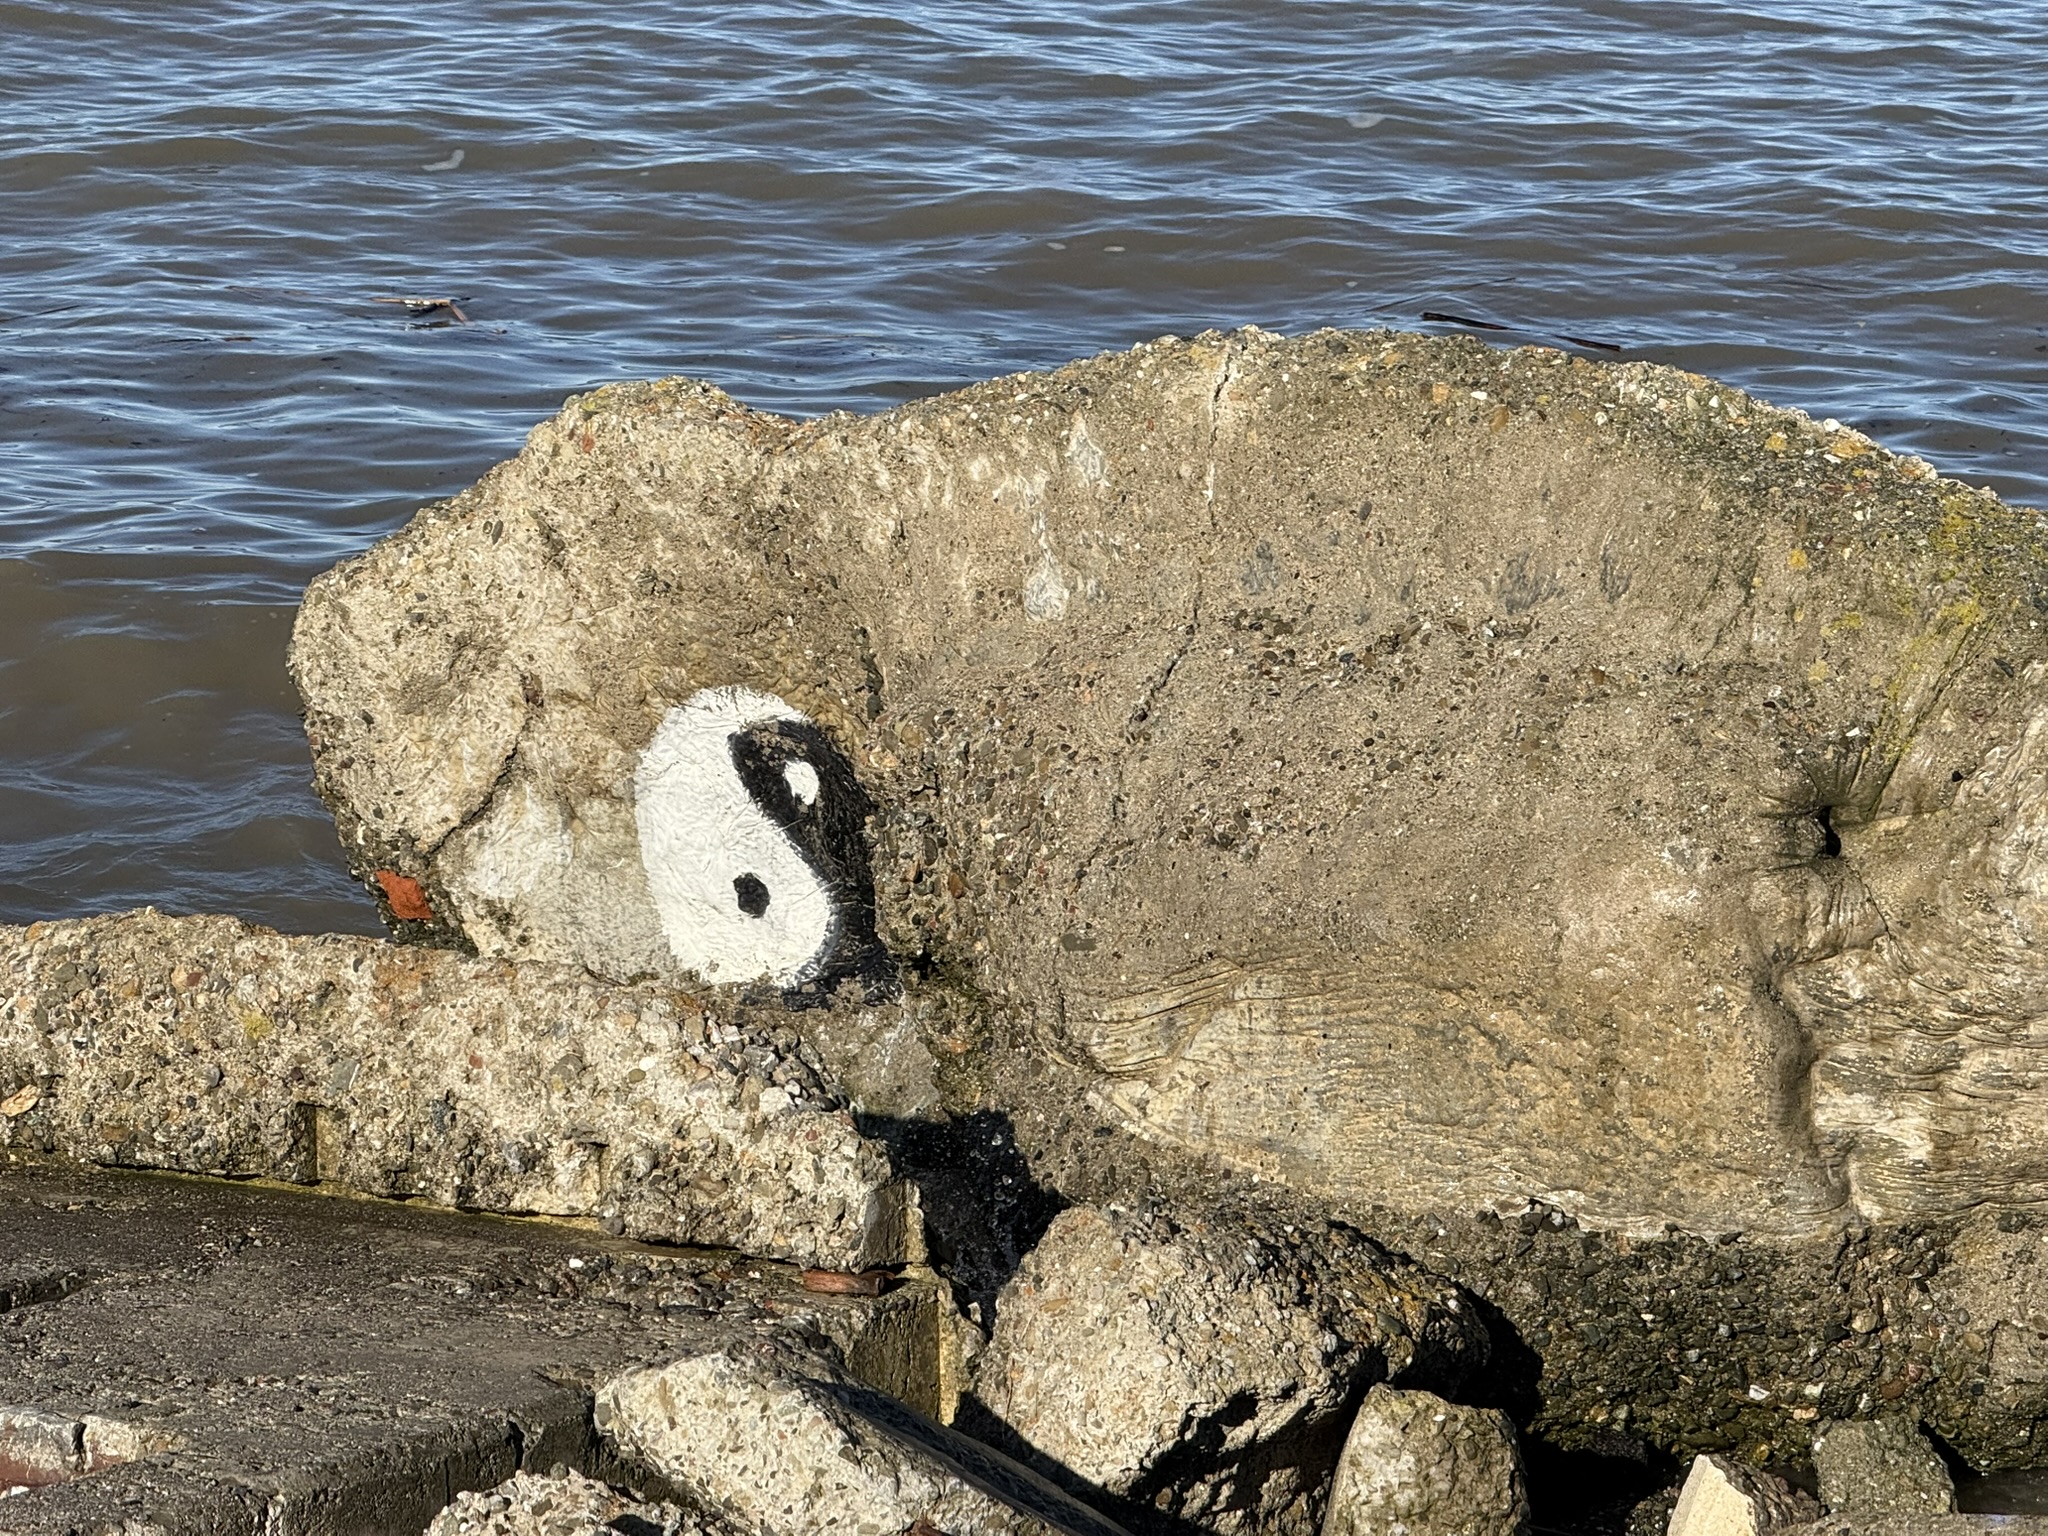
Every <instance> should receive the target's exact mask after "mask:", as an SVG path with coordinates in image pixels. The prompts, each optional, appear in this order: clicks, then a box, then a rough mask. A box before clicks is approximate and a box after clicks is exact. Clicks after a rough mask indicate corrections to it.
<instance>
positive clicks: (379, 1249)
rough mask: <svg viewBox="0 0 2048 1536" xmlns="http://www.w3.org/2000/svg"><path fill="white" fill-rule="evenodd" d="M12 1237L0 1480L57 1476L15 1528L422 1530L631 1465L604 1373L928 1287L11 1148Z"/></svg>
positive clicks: (874, 1319) (784, 1334) (834, 1343)
mask: <svg viewBox="0 0 2048 1536" xmlns="http://www.w3.org/2000/svg"><path fill="white" fill-rule="evenodd" d="M0 1234H4V1239H0V1297H4V1298H5V1301H4V1304H0V1405H6V1406H5V1407H4V1408H0V1484H6V1483H10V1482H15V1481H33V1482H36V1483H39V1484H46V1486H39V1487H35V1488H33V1489H31V1491H29V1492H27V1493H23V1494H17V1495H15V1496H13V1497H0V1533H6V1536H54V1533H59V1532H65V1531H78V1532H95V1531H101V1530H115V1531H121V1530H129V1529H132V1530H135V1531H141V1530H143V1529H145V1528H146V1529H150V1530H155V1531H158V1532H160V1533H161V1536H200V1533H205V1536H258V1533H261V1536H343V1533H349V1536H354V1533H368V1532H380V1533H381V1532H418V1531H420V1530H421V1529H422V1528H423V1527H425V1526H426V1524H427V1523H428V1521H429V1520H431V1519H432V1518H433V1517H434V1515H435V1514H436V1512H438V1511H439V1510H440V1509H441V1508H442V1507H443V1505H445V1504H446V1503H447V1501H448V1500H449V1498H450V1497H451V1496H452V1495H453V1494H454V1493H455V1492H456V1491H457V1490H460V1489H464V1488H478V1487H489V1486H491V1485H493V1484H496V1483H499V1482H501V1481H503V1480H504V1479H505V1478H507V1477H510V1476H511V1475H513V1474H514V1473H515V1472H517V1471H519V1470H521V1468H527V1469H548V1468H552V1467H554V1466H556V1465H557V1464H558V1463H559V1464H563V1465H566V1466H568V1467H572V1468H589V1469H592V1470H596V1471H600V1472H601V1473H602V1475H604V1476H606V1477H609V1478H613V1479H614V1480H619V1479H621V1478H626V1479H630V1478H632V1477H633V1476H635V1475H636V1474H635V1472H634V1469H631V1468H625V1467H621V1466H619V1465H618V1464H617V1462H616V1458H615V1457H614V1456H613V1455H612V1454H611V1453H610V1452H609V1451H608V1450H607V1449H606V1448H605V1447H604V1446H603V1444H602V1443H601V1442H600V1441H598V1440H597V1438H596V1436H595V1434H594V1431H593V1429H592V1426H591V1403H592V1394H593V1393H594V1392H595V1391H596V1390H597V1389H598V1388H599V1387H600V1386H601V1385H602V1383H603V1382H604V1381H606V1380H607V1379H609V1378H610V1377H611V1376H613V1375H615V1374H616V1373H618V1372H620V1371H630V1370H635V1369H639V1368H642V1367H644V1366H646V1365H648V1364H650V1363H653V1362H659V1361H668V1360H673V1359H675V1358H677V1357H678V1356H682V1355H687V1354H690V1353H692V1352H704V1351H715V1350H721V1349H725V1348H727V1347H729V1346H731V1345H733V1344H735V1343H736V1342H747V1341H751V1340H754V1339H756V1338H768V1339H771V1340H773V1339H780V1340H784V1341H786V1342H787V1343H788V1345H789V1347H792V1348H803V1349H806V1350H818V1351H823V1352H825V1353H827V1354H828V1355H831V1354H837V1355H838V1356H839V1357H840V1358H843V1359H844V1360H846V1361H847V1362H848V1363H850V1364H854V1365H856V1366H857V1365H858V1364H859V1363H860V1362H861V1361H862V1360H863V1359H866V1360H868V1361H869V1362H870V1363H871V1364H872V1363H876V1353H877V1350H876V1346H877V1345H878V1344H880V1343H881V1342H882V1341H883V1340H884V1339H886V1338H890V1337H895V1336H896V1335H895V1332H894V1328H893V1325H894V1324H895V1323H896V1322H897V1321H898V1320H899V1319H900V1317H901V1314H902V1311H903V1309H904V1308H905V1306H906V1304H908V1303H912V1302H914V1301H915V1300H916V1299H917V1297H918V1296H919V1294H920V1293H922V1295H923V1296H924V1298H925V1299H926V1302H927V1307H926V1315H927V1316H928V1317H929V1316H933V1314H934V1312H935V1310H936V1309H935V1308H933V1307H931V1306H930V1305H929V1303H930V1302H931V1301H932V1300H933V1299H934V1298H935V1292H936V1290H937V1289H938V1288H936V1287H934V1286H932V1285H930V1284H929V1283H921V1284H913V1285H906V1286H904V1287H901V1288H900V1289H899V1290H898V1291H896V1292H894V1293H892V1294H891V1295H888V1296H884V1297H880V1298H875V1299H865V1298H859V1297H847V1296H828V1295H818V1294H814V1293H812V1292H809V1291H807V1290H805V1289H804V1288H803V1286H802V1285H801V1283H800V1280H799V1276H798V1274H797V1273H796V1272H795V1271H793V1270H791V1269H789V1268H786V1267H784V1266H779V1265H774V1264H768V1263H765V1262H761V1261H756V1260H748V1259H743V1258H740V1257H739V1256H737V1255H734V1254H731V1253H718V1252H708V1251H702V1250H690V1249H655V1248H649V1247H645V1246H643V1245H640V1244H636V1243H632V1242H628V1241H626V1240H623V1239H619V1238H612V1237H607V1236H604V1235H602V1234H599V1233H594V1232H587V1231H578V1230H575V1229H573V1228H569V1227H566V1226H563V1225H560V1224H557V1223H552V1222H537V1221H519V1222H514V1221H507V1220H504V1219H502V1218H495V1217H477V1216H462V1215H457V1214H454V1213H450V1212H445V1211H438V1210H434V1209H432V1208H429V1207H424V1206H419V1205H408V1206H400V1205H396V1204H389V1203H379V1202H372V1201H366V1200H359V1199H346V1198H331V1197H325V1196H321V1195H317V1194H313V1193H308V1192H304V1191H297V1190H285V1189H278V1188H273V1187H265V1186H261V1185H256V1184H251V1183H224V1182H220V1181H214V1180H201V1179H190V1178H176V1177H168V1176H164V1175H160V1174H141V1173H129V1172H117V1171H112V1170H105V1169H80V1168H77V1167H72V1166H66V1165H61V1164H57V1163H53V1162H48V1161H45V1160H41V1159H33V1158H29V1157H27V1156H26V1155H24V1154H22V1153H19V1152H16V1153H0ZM934 1326H936V1323H935V1322H934ZM877 1335H880V1336H881V1337H880V1338H878V1337H877ZM904 1368H906V1367H904V1366H902V1365H900V1364H899V1366H898V1368H897V1373H898V1374H899V1375H900V1374H901V1371H902V1370H903V1369H904ZM877 1374H887V1373H877ZM932 1390H934V1389H933V1388H931V1387H929V1386H928V1388H927V1392H928V1394H929V1392H931V1391H932ZM24 1451H26V1452H28V1453H30V1454H28V1455H26V1456H24V1455H23V1454H22V1453H23V1452H24ZM51 1453H53V1454H51ZM23 1462H33V1464H34V1465H33V1467H31V1468H29V1469H28V1470H31V1471H32V1472H33V1473H34V1475H33V1476H31V1477H27V1478H24V1477H20V1476H19V1474H20V1473H21V1472H22V1471H23V1470H24V1468H23V1466H22V1465H21V1464H22V1463H23Z"/></svg>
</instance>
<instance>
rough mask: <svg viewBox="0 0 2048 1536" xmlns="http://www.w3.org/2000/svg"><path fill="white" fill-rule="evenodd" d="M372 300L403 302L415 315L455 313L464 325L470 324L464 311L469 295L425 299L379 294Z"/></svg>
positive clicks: (390, 302)
mask: <svg viewBox="0 0 2048 1536" xmlns="http://www.w3.org/2000/svg"><path fill="white" fill-rule="evenodd" d="M371 302H373V303H377V304H403V305H404V306H405V308H406V311H407V313H409V314H412V315H415V316H435V317H438V316H442V315H453V316H454V317H455V319H456V321H457V322H458V323H460V324H462V325H467V324H469V316H467V315H465V314H464V313H463V312H462V306H463V305H465V304H467V303H468V302H469V295H468V294H464V295H463V296H462V297H461V298H459V299H423V298H417V297H412V296H405V297H399V296H397V295H390V296H387V295H382V294H380V295H378V296H377V297H376V298H375V299H373V300H372V301H371Z"/></svg>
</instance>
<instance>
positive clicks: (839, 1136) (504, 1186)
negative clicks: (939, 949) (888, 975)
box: [0, 910, 923, 1270]
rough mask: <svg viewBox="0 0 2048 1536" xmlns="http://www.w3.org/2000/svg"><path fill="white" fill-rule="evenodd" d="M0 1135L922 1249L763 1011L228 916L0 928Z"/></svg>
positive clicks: (772, 1242) (855, 1265) (706, 1231)
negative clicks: (272, 927) (301, 933)
mask: <svg viewBox="0 0 2048 1536" xmlns="http://www.w3.org/2000/svg"><path fill="white" fill-rule="evenodd" d="M0 1147H20V1148H26V1149H32V1150H36V1151H41V1152H45V1153H56V1154H61V1155H63V1156H65V1157H69V1158H72V1159H75V1160H77V1161H80V1162H91V1163H102V1164H110V1165H115V1166H122V1167H133V1168H158V1169H166V1170H173V1171H177V1172H182V1173H207V1174H226V1175H237V1176H247V1175H257V1176H262V1177H268V1178H275V1179H283V1180H287V1181H292V1182H298V1183H316V1182H317V1183H333V1184H338V1185H341V1186H343V1187H345V1188H348V1189H352V1190H358V1191H361V1192H363V1193H366V1194H373V1195H383V1196H400V1197H408V1198H415V1197H416V1198H424V1199H428V1200H432V1201H434V1202H435V1203H437V1204H441V1205H449V1206H457V1207H461V1208H464V1209H469V1210H481V1211H498V1212H512V1213H521V1212H529V1213H540V1214H546V1215H557V1216H581V1217H591V1218H595V1219H597V1220H599V1221H600V1222H602V1223H604V1224H605V1225H606V1226H607V1227H608V1229H610V1230H613V1231H616V1232H619V1233H622V1234H626V1235H630V1236H633V1237H637V1238H643V1239H650V1240H657V1241H666V1242H688V1243H703V1244H711V1245H716V1246H721V1247H731V1248H737V1249H741V1250H743V1251H745V1252H749V1253H756V1254H763V1255H768V1256H772V1257H776V1258H784V1259H789V1260H791V1261H793V1262H796V1263H801V1264H809V1265H816V1266H820V1267H825V1268H833V1269H844V1270H863V1269H867V1268H870V1267H873V1266H878V1265H879V1266H889V1265H898V1264H903V1263H906V1262H915V1261H918V1260H920V1259H921V1258H922V1256H923V1254H922V1247H921V1237H922V1233H921V1222H920V1220H919V1218H918V1215H917V1207H916V1194H915V1191H914V1190H913V1189H912V1188H911V1187H910V1186H908V1185H907V1184H905V1183H904V1182H903V1181H901V1180H900V1179H898V1178H897V1177H896V1174H895V1171H894V1169H893V1168H892V1166H891V1164H890V1161H889V1156H888V1153H887V1152H886V1151H885V1150H884V1149H883V1148H882V1147H881V1146H880V1145H879V1144H877V1143H875V1142H872V1141H869V1140H867V1139H865V1138H863V1137H862V1136H861V1135H860V1134H859V1133H858V1132H857V1131H856V1130H855V1129H854V1125H853V1121H852V1118H851V1117H850V1116H849V1115H848V1114H847V1113H846V1112H845V1110H844V1108H843V1106H842V1104H841V1102H840V1101H839V1099H838V1098H836V1097H835V1096H834V1094H833V1093H832V1091H831V1090H830V1089H829V1088H827V1087H826V1085H825V1084H824V1083H823V1081H822V1080H821V1079H820V1077H819V1076H818V1074H817V1073H816V1072H814V1071H813V1070H812V1068H811V1067H810V1066H809V1065H808V1064H807V1059H806V1055H805V1053H804V1051H803V1048H802V1047H801V1045H800V1042H799V1041H798V1039H797V1037H796V1035H795V1034H794V1033H793V1032H791V1031H789V1029H788V1028H787V1025H786V1024H785V1023H783V1022H782V1020H781V1018H780V1010H779V1009H772V1010H769V1011H762V1012H760V1013H751V1012H749V1011H748V1010H746V1009H744V1008H742V1007H740V1006H739V1005H738V1004H737V1003H730V1002H728V1001H721V1002H720V1003H719V1004H718V1005H716V1006H713V1005H712V1004H708V1003H706V1002H704V1001H702V1000H700V999H699V998H697V997H695V996H692V995H689V994H685V993H682V992H678V991H675V990H673V989H671V988H667V987H662V986H652V985H640V986H623V987H620V986H611V985H606V984H603V983H599V982H596V981H593V980H592V979H591V978H590V977H589V976H588V975H587V974H585V973H584V972H582V971H581V970H579V969H575V968H572V967H567V966H556V965H533V964H513V963H510V962H506V961H482V960H471V959H467V958H465V957H463V956H461V955H457V954H453V953H450V952H448V951H444V950H430V949H419V948H412V947H399V946H394V945H390V944H384V943H379V942H376V941H374V940H369V939H361V938H349V937H340V936H333V935H329V936H324V937H317V938H306V937H287V936H285V935H283V934H278V933H273V932H270V931H269V930H266V929H260V928H254V927H250V926H249V925H247V924H244V923H241V922H238V921H236V920H234V919H232V918H224V917H186V918H172V917H165V916H163V915H162V914H160V913H157V912H155V911H151V910H144V911H141V912H136V913H131V914H128V915H125V916H120V917H100V918H91V919H87V920H84V921H78V922H62V923H37V924H35V925H33V926H32V927H29V928H26V929H22V928H8V929H0Z"/></svg>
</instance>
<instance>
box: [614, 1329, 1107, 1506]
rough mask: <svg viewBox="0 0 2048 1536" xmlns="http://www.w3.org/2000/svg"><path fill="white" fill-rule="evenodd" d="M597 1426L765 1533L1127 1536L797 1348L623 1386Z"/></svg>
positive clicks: (665, 1369) (632, 1378)
mask: <svg viewBox="0 0 2048 1536" xmlns="http://www.w3.org/2000/svg"><path fill="white" fill-rule="evenodd" d="M596 1424H597V1427H598V1429H599V1430H600V1432H602V1433H603V1434H604V1435H605V1437H606V1438H607V1439H608V1440H609V1441H611V1442H612V1443H613V1445H614V1446H615V1447H616V1448H617V1450H618V1451H619V1453H620V1454H621V1455H623V1456H625V1457H626V1458H628V1460H629V1461H633V1462H637V1463H640V1464H643V1465H645V1466H647V1467H649V1468H651V1469H652V1470H653V1471H655V1472H657V1473H659V1474H660V1475H661V1476H662V1477H663V1478H665V1479H667V1480H668V1482H670V1483H671V1484H673V1485H674V1486H675V1487H676V1488H678V1489H680V1490H682V1491H684V1492H685V1493H687V1494H688V1495H690V1496H691V1497H692V1498H695V1499H698V1500H701V1501H702V1502H703V1503H704V1504H705V1506H706V1507H708V1508H711V1509H714V1510H717V1511H719V1512H720V1513H721V1515H722V1516H723V1517H724V1518H726V1519H728V1520H730V1521H732V1522H734V1523H735V1524H737V1525H738V1526H740V1527H741V1528H743V1529H746V1530H749V1531H754V1532H760V1533H764V1536H812V1533H824V1536H904V1533H905V1532H910V1531H916V1532H920V1533H924V1532H932V1531H938V1532H944V1533H946V1536H1123V1533H1122V1532H1121V1530H1120V1528H1119V1527H1117V1526H1116V1525H1115V1524H1113V1523H1112V1522H1110V1521H1108V1520H1106V1519H1104V1518H1103V1517H1102V1516H1100V1515H1098V1514H1096V1513H1095V1512H1094V1511H1093V1510H1091V1509H1089V1508H1087V1507H1086V1506H1085V1505H1082V1504H1080V1503H1078V1502H1076V1501H1075V1500H1073V1499H1070V1498H1068V1497H1067V1496H1066V1495H1064V1494H1062V1493H1061V1492H1059V1491H1058V1490H1057V1489H1055V1488H1054V1487H1052V1486H1051V1485H1050V1484H1049V1483H1046V1482H1045V1481H1044V1480H1042V1479H1040V1478H1039V1477H1037V1476H1036V1475H1035V1474H1033V1473H1031V1472H1028V1471H1026V1470H1025V1469H1024V1468H1022V1467H1020V1466H1017V1465H1016V1464H1014V1463H1012V1462H1010V1461H1008V1460H1007V1459H1006V1458H1004V1457H1002V1456H1001V1455H998V1454H997V1453H995V1452H993V1451H991V1450H989V1449H988V1448H987V1447H985V1446H981V1445H977V1444H976V1443H975V1442H973V1441H971V1440H968V1439H966V1438H965V1437H964V1436H962V1435H958V1434H956V1433H954V1432H953V1431H951V1430H948V1429H944V1428H942V1427H940V1426H939V1425H937V1424H934V1423H932V1422H931V1421H930V1420H928V1419H925V1418H922V1417H921V1416H919V1415H918V1414H916V1413H913V1412H911V1411H910V1410H909V1409H907V1408H905V1407H904V1406H903V1405H902V1404H901V1403H899V1402H896V1401H895V1400H894V1399H892V1398H889V1397H886V1396H884V1395H882V1394H881V1393H879V1392H875V1391H873V1390H872V1389H870V1388H866V1387H863V1386H861V1385H860V1384H858V1383H856V1382H854V1381H852V1380H851V1379H849V1378H848V1377H846V1376H844V1375H842V1374H840V1373H839V1372H838V1371H836V1370H834V1369H833V1368H832V1367H831V1366H830V1365H829V1364H827V1363H826V1362H824V1361H822V1360H820V1359H817V1358H816V1357H811V1356H805V1355H801V1354H798V1353H795V1352H793V1351H790V1350H787V1349H781V1350H778V1349H773V1348H770V1347H768V1346H766V1345H763V1346H762V1347H759V1348H748V1349H739V1348H735V1349H732V1350H726V1351H722V1352H719V1353H715V1354H707V1355H700V1356H696V1357H694V1358H690V1359H684V1360H677V1361H675V1362H673V1363H671V1364H668V1365H664V1366H660V1367H656V1368H652V1369H647V1370H641V1371H634V1372H628V1373H626V1374H625V1375H622V1376H618V1377H615V1378H613V1379H612V1380H611V1381H608V1382H606V1383H605V1384H603V1385H602V1386H600V1387H599V1389H598V1392H597V1400H596Z"/></svg>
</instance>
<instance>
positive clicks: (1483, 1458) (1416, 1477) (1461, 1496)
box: [1322, 1386, 1529, 1536]
mask: <svg viewBox="0 0 2048 1536" xmlns="http://www.w3.org/2000/svg"><path fill="white" fill-rule="evenodd" d="M1322 1529H1323V1536H1528V1531H1529V1490H1528V1485H1527V1482H1526V1480H1525V1478H1524V1476H1523V1472H1522V1456H1521V1450H1520V1447H1519V1446H1517V1445H1516V1443H1515V1427H1514V1425H1513V1424H1512V1423H1510V1422H1509V1421H1508V1417H1507V1415H1506V1414H1504V1413H1501V1412H1499V1411H1498V1410H1496V1409H1489V1408H1468V1407H1460V1406H1459V1405H1458V1404H1456V1403H1449V1402H1446V1401H1445V1400H1444V1399H1442V1398H1440V1397H1438V1396H1436V1395H1435V1394H1434V1393H1431V1392H1402V1391H1396V1390H1394V1389H1393V1388H1390V1387H1385V1386H1376V1387H1374V1388H1373V1389H1372V1390H1371V1391H1370V1392H1368V1393H1366V1395H1365V1401H1364V1403H1363V1404H1361V1405H1360V1407H1359V1410H1358V1417H1357V1418H1356V1419H1355V1420H1354V1421H1353V1423H1352V1425H1351V1433H1350V1434H1349V1435H1348V1436H1347V1437H1346V1438H1345V1441H1344V1454H1343V1457H1342V1459H1341V1460H1340V1461H1339V1462H1338V1464H1337V1474H1336V1480H1335V1482H1334V1483H1333V1484H1332V1485H1331V1488H1330V1500H1329V1512H1328V1514H1327V1515H1326V1516H1325V1517H1324V1520H1323V1527H1322Z"/></svg>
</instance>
